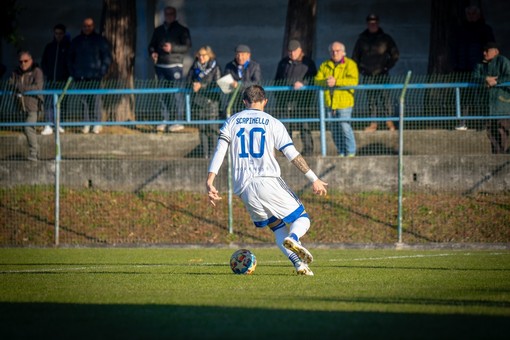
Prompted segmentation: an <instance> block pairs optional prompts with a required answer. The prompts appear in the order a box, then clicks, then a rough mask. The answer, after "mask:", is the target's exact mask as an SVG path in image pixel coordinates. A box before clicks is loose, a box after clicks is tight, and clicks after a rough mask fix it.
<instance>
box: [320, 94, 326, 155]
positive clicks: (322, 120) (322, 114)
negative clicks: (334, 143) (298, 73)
mask: <svg viewBox="0 0 510 340" xmlns="http://www.w3.org/2000/svg"><path fill="white" fill-rule="evenodd" d="M319 116H320V123H319V126H320V138H321V154H322V156H326V154H327V146H326V121H325V119H326V108H325V107H324V90H323V89H320V90H319Z"/></svg>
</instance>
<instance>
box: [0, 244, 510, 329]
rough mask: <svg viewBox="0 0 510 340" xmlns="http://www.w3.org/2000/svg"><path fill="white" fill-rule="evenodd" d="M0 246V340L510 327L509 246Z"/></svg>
mask: <svg viewBox="0 0 510 340" xmlns="http://www.w3.org/2000/svg"><path fill="white" fill-rule="evenodd" d="M234 250H235V249H201V248H197V249H175V248H129V249H127V248H87V249H78V248H76V249H74V248H73V249H29V248H14V249H8V248H3V249H0V274H1V275H0V320H1V324H2V327H1V328H2V330H1V333H0V334H2V338H3V339H12V338H27V337H29V338H40V339H42V338H51V339H55V338H66V339H77V338H84V339H85V338H86V339H97V338H108V339H112V338H118V339H120V338H122V339H126V338H136V339H147V338H166V339H169V338H221V339H225V338H261V337H271V339H273V338H274V339H277V338H278V337H281V338H294V339H301V338H307V339H309V338H312V337H317V338H318V339H319V338H320V339H325V338H335V339H346V338H355V339H371V338H373V339H381V338H383V339H385V338H388V339H389V338H400V339H471V338H479V339H488V338H502V339H503V338H505V339H507V338H508V333H509V330H510V251H508V250H487V251H475V250H469V251H467V250H359V249H352V250H345V249H311V250H312V252H313V254H314V256H315V261H314V263H312V265H311V268H312V269H313V270H314V272H315V276H314V277H303V276H297V275H295V274H294V272H293V268H292V267H291V265H290V263H289V262H288V260H286V259H284V258H283V255H282V254H281V253H280V252H279V251H278V250H277V249H276V248H274V249H273V248H260V249H259V248H254V249H252V250H253V252H254V253H255V254H256V256H257V260H258V266H257V269H256V271H255V273H254V274H253V275H250V276H247V275H234V274H232V272H231V271H230V268H229V266H228V259H229V257H230V254H231V253H232V252H233V251H234Z"/></svg>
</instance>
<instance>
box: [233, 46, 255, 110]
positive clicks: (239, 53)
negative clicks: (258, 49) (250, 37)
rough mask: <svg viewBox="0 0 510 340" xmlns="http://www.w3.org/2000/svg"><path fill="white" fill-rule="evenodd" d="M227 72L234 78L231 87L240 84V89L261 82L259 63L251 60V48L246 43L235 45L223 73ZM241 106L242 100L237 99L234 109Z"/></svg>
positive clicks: (242, 105) (238, 108)
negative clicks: (232, 55) (233, 52)
mask: <svg viewBox="0 0 510 340" xmlns="http://www.w3.org/2000/svg"><path fill="white" fill-rule="evenodd" d="M227 74H230V75H231V76H232V78H234V82H233V83H232V87H233V88H236V87H238V86H239V85H240V84H241V86H242V89H245V88H247V87H248V86H250V85H260V84H261V82H262V72H261V69H260V65H259V63H257V62H256V61H254V60H251V50H250V47H249V46H248V45H243V44H241V45H237V46H236V48H235V57H234V60H232V61H231V62H229V63H228V64H227V65H226V66H225V72H224V73H223V75H227ZM242 89H241V90H242ZM243 107H244V104H243V103H242V101H241V100H237V101H236V104H235V107H234V110H235V111H236V112H237V111H240V110H242V108H243Z"/></svg>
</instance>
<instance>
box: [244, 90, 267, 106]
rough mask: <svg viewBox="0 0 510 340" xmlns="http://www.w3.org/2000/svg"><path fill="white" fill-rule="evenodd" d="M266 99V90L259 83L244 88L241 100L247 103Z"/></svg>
mask: <svg viewBox="0 0 510 340" xmlns="http://www.w3.org/2000/svg"><path fill="white" fill-rule="evenodd" d="M264 99H266V91H264V89H263V88H262V86H260V85H251V86H248V87H247V88H246V90H244V93H243V100H244V101H245V102H247V103H249V104H251V103H256V102H261V101H263V100H264Z"/></svg>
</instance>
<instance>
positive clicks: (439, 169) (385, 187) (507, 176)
mask: <svg viewBox="0 0 510 340" xmlns="http://www.w3.org/2000/svg"><path fill="white" fill-rule="evenodd" d="M308 160H309V163H310V166H311V167H312V169H314V170H315V172H316V173H317V174H319V175H320V176H321V177H322V178H323V179H324V180H325V181H326V182H328V184H329V189H330V190H335V191H340V192H364V191H383V192H385V191H392V192H397V191H398V157H396V156H378V157H355V158H338V157H311V158H309V159H308ZM280 163H281V165H282V177H283V178H284V179H285V180H286V181H287V182H288V183H289V184H290V185H291V187H292V188H293V189H294V190H295V191H296V192H299V191H301V190H308V188H309V183H307V181H306V179H305V178H304V176H303V175H302V174H300V173H299V171H298V170H297V169H295V168H294V166H293V165H291V164H290V163H288V162H286V161H285V160H282V162H280ZM207 167H208V161H207V160H196V159H172V160H129V159H123V160H65V161H62V162H61V178H60V183H61V184H62V185H63V186H66V187H68V188H95V189H100V190H115V191H130V192H140V191H148V190H158V191H190V192H203V191H204V183H205V178H206V174H207ZM225 178H226V162H225V164H224V166H223V167H222V173H221V174H220V176H219V177H218V183H217V184H218V188H219V189H220V190H222V191H224V190H226V183H225ZM54 182H55V162H54V161H39V162H36V163H34V162H29V161H0V186H1V187H11V186H16V185H27V184H30V185H33V184H39V185H41V184H44V185H53V184H54ZM403 185H404V190H405V191H407V192H411V191H412V192H459V193H464V194H467V193H475V192H502V191H508V190H510V156H508V155H505V156H491V155H484V156H480V155H478V156H460V155H454V156H405V157H404V175H403Z"/></svg>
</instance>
